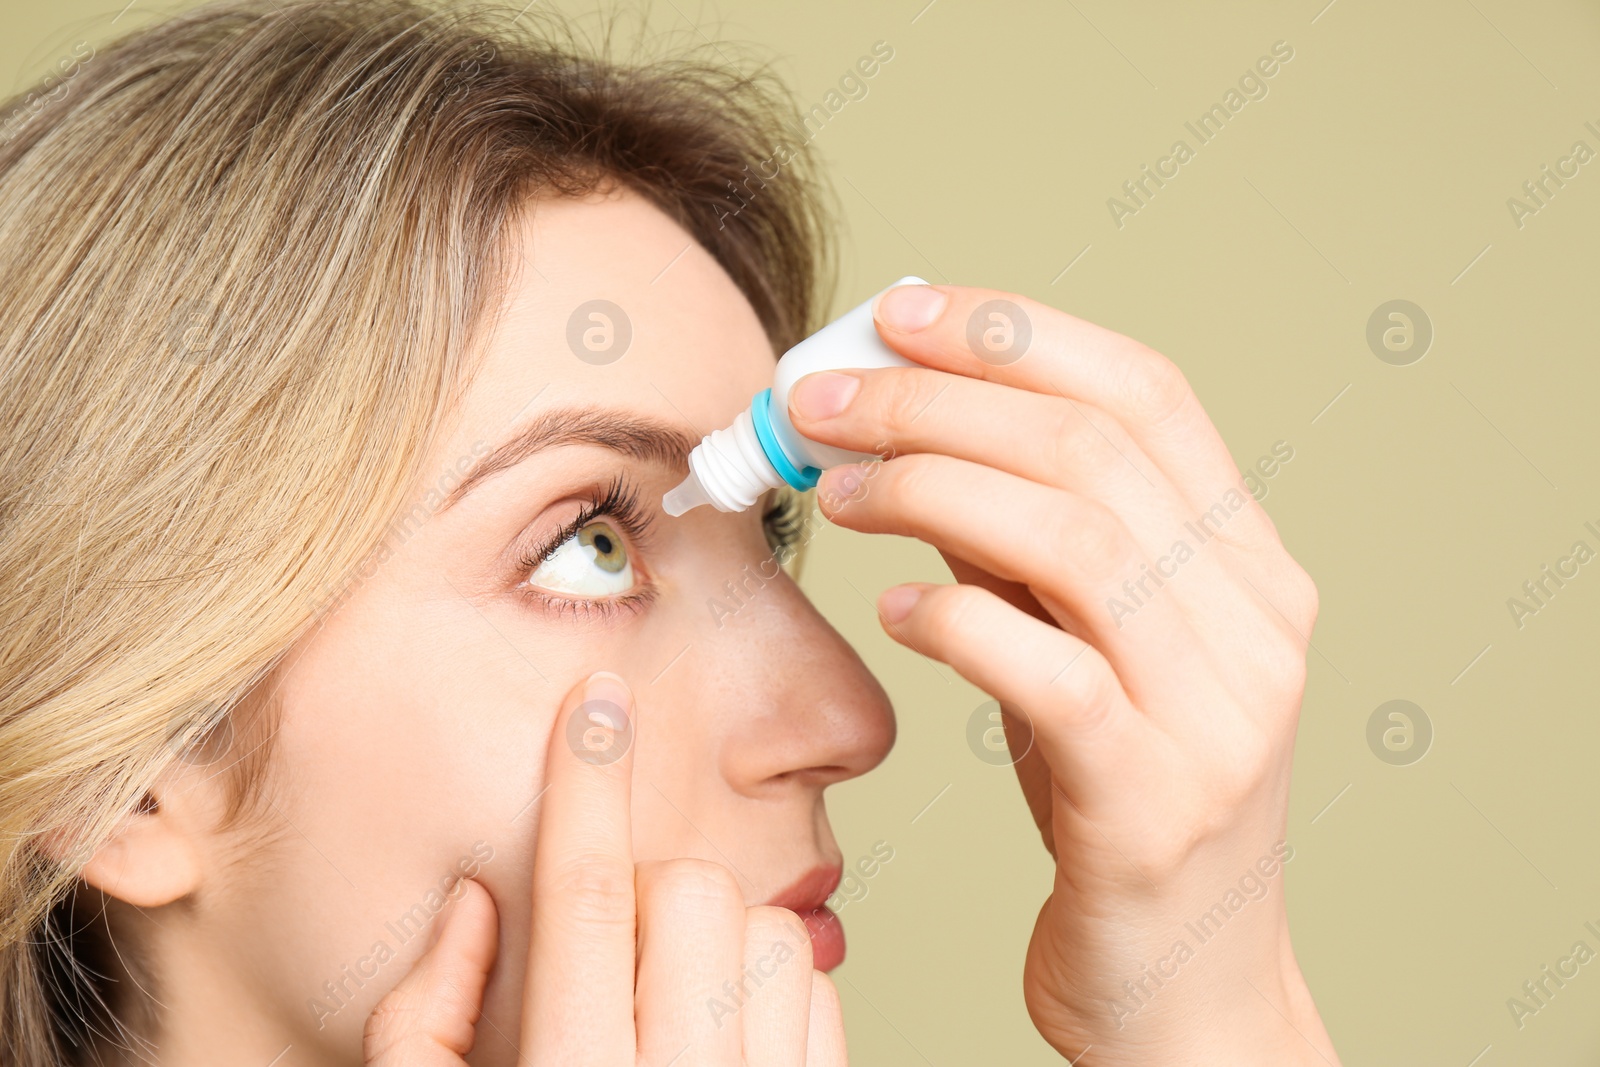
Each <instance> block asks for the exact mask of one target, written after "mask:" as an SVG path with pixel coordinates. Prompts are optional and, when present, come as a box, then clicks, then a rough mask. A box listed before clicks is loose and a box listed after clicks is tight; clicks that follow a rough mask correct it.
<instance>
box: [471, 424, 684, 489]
mask: <svg viewBox="0 0 1600 1067" xmlns="http://www.w3.org/2000/svg"><path fill="white" fill-rule="evenodd" d="M699 443H700V438H699V437H697V436H695V435H694V434H691V433H689V432H687V431H685V430H683V429H681V428H680V427H677V426H674V425H672V424H671V423H667V422H661V421H659V420H657V419H653V418H650V417H648V416H643V415H638V414H635V413H634V412H631V411H623V410H619V409H615V408H592V407H564V408H553V409H551V410H549V411H545V412H542V413H541V414H540V415H539V416H538V417H537V418H536V419H534V420H533V421H532V422H530V423H529V424H528V425H527V426H525V427H523V428H522V429H521V430H520V431H518V433H517V434H516V435H515V436H514V437H512V438H511V439H510V440H508V441H506V442H505V443H504V444H502V445H500V446H499V447H498V448H496V449H495V450H494V451H493V452H490V453H489V454H488V455H487V456H484V457H483V458H482V459H480V460H479V461H478V462H477V463H475V464H473V466H472V468H471V469H470V470H469V471H467V473H466V474H465V475H463V476H462V478H461V484H460V485H458V486H456V488H455V490H454V491H453V492H452V493H451V494H450V495H449V496H448V497H447V498H446V499H445V502H444V506H443V507H441V508H440V509H439V510H440V511H444V510H446V509H448V508H450V507H451V506H452V505H454V504H455V503H456V502H457V501H459V500H460V499H461V498H462V497H464V496H466V495H467V493H469V492H471V491H472V489H473V487H475V486H476V485H477V484H478V483H479V482H481V481H483V480H484V479H485V478H487V477H489V476H490V475H492V474H495V473H498V472H499V471H503V470H505V469H506V468H508V467H514V466H516V465H517V464H518V463H521V462H522V461H523V460H525V459H527V458H528V457H530V456H533V455H536V454H538V453H540V452H543V451H545V450H546V449H551V448H559V447H561V446H562V445H599V446H601V447H602V448H609V449H611V450H612V451H614V452H617V453H618V454H620V455H623V456H627V457H629V458H630V459H636V460H639V461H641V462H644V463H653V464H657V465H659V466H662V467H667V468H671V469H678V468H681V467H683V466H685V465H687V463H688V458H689V453H690V452H691V451H693V450H694V447H695V446H696V445H698V444H699Z"/></svg>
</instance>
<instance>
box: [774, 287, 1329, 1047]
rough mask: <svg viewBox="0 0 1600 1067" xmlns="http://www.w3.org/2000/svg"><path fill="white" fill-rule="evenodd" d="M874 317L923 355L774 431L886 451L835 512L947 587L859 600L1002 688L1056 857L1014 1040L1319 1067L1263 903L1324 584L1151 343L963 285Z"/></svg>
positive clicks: (829, 504)
mask: <svg viewBox="0 0 1600 1067" xmlns="http://www.w3.org/2000/svg"><path fill="white" fill-rule="evenodd" d="M876 318H877V324H878V330H879V333H880V335H881V336H882V337H883V338H884V340H885V341H886V342H887V343H888V344H889V345H890V346H891V347H892V348H894V349H895V350H896V351H898V352H900V353H901V354H902V355H904V356H906V357H907V358H909V359H912V360H914V361H916V362H917V363H919V364H922V365H923V366H921V367H912V368H888V369H876V370H865V371H851V372H847V373H844V374H843V375H841V376H837V377H836V376H833V375H829V374H814V375H808V376H807V377H805V378H803V379H801V381H800V382H799V383H798V384H797V385H796V387H795V389H794V390H793V392H792V393H791V397H790V417H791V418H792V420H793V422H794V425H795V428H796V429H798V430H799V431H800V432H801V433H803V434H805V435H806V436H808V437H811V438H814V439H815V440H818V441H821V442H824V443H826V444H832V445H839V446H842V447H845V448H851V449H856V450H859V451H866V452H875V453H878V454H880V455H885V456H887V457H888V458H886V459H885V460H884V461H883V462H882V464H881V465H871V464H868V465H862V466H856V465H850V466H841V467H835V468H831V469H829V470H828V471H826V472H825V473H824V475H823V478H822V481H821V482H820V483H819V485H818V499H819V501H820V505H821V507H822V510H823V512H824V514H826V515H827V516H828V517H829V519H831V520H832V521H833V522H835V523H837V524H839V525H841V526H846V527H849V528H850V529H853V530H860V531H864V532H871V533H894V534H902V535H907V536H911V537H916V538H920V539H921V540H923V541H926V542H928V543H930V544H932V545H934V546H935V547H937V548H938V549H939V550H940V552H941V553H942V554H943V556H944V558H945V560H946V561H947V562H948V563H949V565H950V568H951V571H952V572H953V573H954V575H955V577H956V580H957V582H959V583H960V584H956V585H931V584H927V583H917V584H913V585H907V586H899V587H896V588H893V589H890V590H888V591H886V592H885V593H884V594H883V595H882V597H880V599H879V601H878V610H879V613H880V615H881V618H882V622H883V625H884V626H885V627H886V629H887V630H888V632H889V633H890V634H891V635H892V636H893V637H894V638H895V639H896V640H897V641H899V642H901V643H902V644H904V645H907V646H909V647H910V648H912V649H914V650H916V651H918V652H920V653H923V654H924V655H928V656H931V657H934V658H935V659H938V660H941V661H943V662H945V663H948V664H949V665H950V666H952V667H953V668H955V669H956V670H957V671H959V672H960V673H961V674H962V675H963V676H964V677H965V678H967V679H968V680H969V681H971V682H972V683H973V684H974V685H976V686H978V687H979V688H981V689H983V690H984V691H986V692H988V693H989V694H991V695H992V696H994V697H995V698H996V699H997V700H999V701H1000V704H1001V707H1002V710H1003V712H1004V714H1005V719H1006V724H1007V731H1006V732H1007V736H1008V739H1009V742H1010V745H1011V748H1012V752H1013V754H1014V755H1017V754H1020V755H1021V758H1020V759H1019V760H1018V761H1017V763H1016V769H1017V773H1018V777H1019V779H1020V780H1021V784H1022V789H1023V792H1024V794H1025V796H1026V798H1027V800H1028V803H1029V806H1030V808H1031V809H1032V812H1033V815H1034V819H1035V821H1036V822H1037V823H1038V824H1039V829H1040V831H1041V833H1042V834H1043V836H1044V842H1045V846H1046V847H1047V848H1048V849H1049V850H1050V852H1051V853H1052V854H1053V855H1054V857H1055V859H1056V876H1055V885H1054V889H1053V891H1052V893H1051V895H1050V897H1049V899H1048V900H1047V901H1046V902H1045V905H1044V907H1043V909H1042V910H1041V912H1040V914H1039V919H1038V922H1037V924H1036V926H1035V928H1034V933H1033V938H1032V941H1031V943H1030V945H1029V948H1028V957H1027V964H1026V970H1025V975H1024V994H1025V997H1026V1001H1027V1005H1028V1009H1029V1012H1030V1014H1031V1015H1032V1017H1033V1020H1034V1023H1035V1025H1037V1026H1038V1028H1039V1031H1040V1032H1041V1033H1042V1034H1043V1035H1044V1037H1045V1039H1046V1040H1047V1041H1049V1042H1050V1043H1051V1045H1053V1046H1054V1047H1055V1048H1056V1049H1057V1050H1058V1051H1060V1052H1061V1053H1062V1054H1063V1055H1065V1056H1067V1057H1068V1058H1069V1059H1074V1060H1076V1059H1078V1058H1079V1057H1081V1056H1083V1054H1084V1053H1085V1051H1086V1050H1092V1051H1089V1056H1088V1058H1087V1060H1085V1061H1084V1062H1087V1063H1092V1064H1118V1063H1130V1064H1133V1063H1137V1064H1141V1065H1151V1064H1184V1065H1186V1067H1187V1065H1194V1064H1229V1065H1230V1067H1234V1065H1240V1064H1258V1063H1259V1064H1274V1065H1278V1064H1286V1063H1314V1064H1332V1063H1335V1062H1336V1054H1335V1052H1334V1050H1333V1047H1332V1044H1331V1043H1330V1041H1329V1040H1328V1037H1327V1034H1326V1033H1325V1031H1324V1030H1323V1028H1322V1024H1321V1022H1320V1020H1319V1019H1318V1017H1317V1013H1316V1009H1315V1007H1314V1005H1313V1004H1312V1001H1311V997H1310V994H1309V992H1308V991H1307V989H1306V986H1305V983H1304V981H1303V979H1302V978H1301V975H1300V971H1299V967H1298V965H1297V964H1296V962H1295V958H1294V953H1293V950H1292V949H1291V947H1290V943H1289V933H1288V925H1287V921H1286V919H1285V915H1284V905H1283V877H1282V863H1283V861H1285V860H1287V859H1290V858H1292V856H1293V851H1292V849H1291V848H1290V847H1289V846H1287V845H1286V844H1285V843H1284V827H1285V822H1286V811H1287V804H1288V790H1289V766H1290V760H1291V757H1292V755H1293V747H1294V735H1295V722H1296V719H1297V717H1298V714H1299V707H1300V699H1301V693H1302V689H1303V687H1304V682H1305V656H1306V648H1307V645H1308V643H1309V634H1310V632H1311V628H1312V624H1313V622H1314V621H1315V618H1316V612H1317V594H1316V588H1315V587H1314V586H1313V585H1312V583H1311V580H1310V579H1309V578H1308V577H1307V576H1306V573H1305V572H1304V571H1303V570H1301V568H1300V567H1299V566H1298V565H1297V564H1296V563H1295V561H1294V560H1293V559H1292V558H1290V556H1289V554H1288V552H1286V551H1285V550H1284V547H1283V545H1282V544H1281V543H1280V542H1279V540H1278V536H1277V532H1276V530H1275V528H1274V527H1273V525H1272V522H1271V520H1270V519H1269V518H1268V517H1267V514H1266V512H1265V511H1263V510H1262V508H1261V507H1260V505H1259V504H1258V503H1257V502H1256V501H1255V500H1254V499H1253V498H1252V496H1251V494H1250V492H1249V491H1248V490H1247V489H1246V488H1245V486H1244V482H1243V480H1242V479H1241V477H1240V474H1239V471H1238V470H1237V469H1236V468H1235V466H1234V464H1233V461H1232V459H1231V458H1230V456H1229V454H1228V450H1227V449H1226V448H1225V447H1224V445H1223V442H1222V440H1221V438H1220V437H1219V436H1218V434H1217V432H1216V430H1215V429H1214V428H1213V427H1212V425H1211V423H1210V421H1209V420H1208V419H1207V417H1206V414H1205V412H1204V411H1203V410H1202V409H1201V407H1200V404H1199V402H1198V401H1197V400H1196V399H1195V396H1194V394H1193V393H1192V392H1191V391H1190V389H1189V387H1188V384H1187V382H1186V381H1185V379H1184V377H1183V375H1182V374H1181V373H1180V372H1179V371H1178V369H1177V368H1176V367H1175V366H1174V365H1173V364H1172V363H1171V362H1169V361H1168V360H1166V359H1165V358H1163V357H1162V356H1160V355H1159V354H1157V353H1155V352H1152V351H1151V350H1149V349H1148V348H1145V347H1144V346H1143V345H1140V344H1138V343H1137V342H1135V341H1131V340H1129V339H1128V338H1126V337H1122V336H1119V335H1118V334H1115V333H1112V332H1111V331H1109V330H1104V329H1101V328H1099V327H1097V326H1094V325H1093V324H1091V323H1088V322H1084V321H1082V320H1081V319H1076V318H1073V317H1072V316H1071V315H1067V314H1065V313H1063V312H1060V311H1057V310H1055V309H1054V308H1049V307H1045V306H1043V305H1041V304H1038V303H1035V302H1033V301H1031V300H1028V299H1026V298H1024V297H1021V296H1015V295H1012V294H1007V293H1000V292H993V291H989V290H982V289H969V288H963V287H959V286H903V287H899V288H896V289H893V290H891V291H890V292H889V293H887V294H885V296H884V298H883V299H882V300H880V301H879V304H878V307H877V309H876ZM852 390H853V391H852ZM1030 726H1031V735H1030V732H1029V730H1030ZM1023 749H1026V751H1025V754H1023V753H1022V750H1023Z"/></svg>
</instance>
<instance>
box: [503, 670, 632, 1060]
mask: <svg viewBox="0 0 1600 1067" xmlns="http://www.w3.org/2000/svg"><path fill="white" fill-rule="evenodd" d="M633 714H634V706H633V697H632V693H631V691H630V690H629V689H628V685H627V683H626V682H624V681H623V680H622V679H621V678H620V677H618V676H617V675H615V674H612V673H611V672H609V671H599V672H596V673H595V674H592V675H590V676H589V677H588V678H587V679H586V680H585V681H584V682H583V683H581V684H580V685H578V686H576V687H574V688H573V690H572V692H570V693H568V694H567V698H566V700H564V701H563V702H562V707H561V713H560V714H559V715H558V716H556V722H555V725H554V728H553V729H552V731H551V735H550V746H549V749H548V750H547V752H546V754H545V767H546V770H545V792H544V794H543V798H542V801H541V805H542V806H541V809H540V812H539V838H538V841H537V842H536V843H535V845H534V861H533V922H532V934H531V944H530V945H529V948H528V974H527V983H526V986H525V988H524V992H523V1004H522V1049H523V1051H524V1053H525V1054H527V1056H528V1058H529V1059H531V1060H532V1062H534V1063H574V1062H578V1061H579V1060H580V1059H582V1061H583V1062H585V1063H594V1064H601V1065H615V1067H622V1065H627V1067H632V1065H633V1063H634V1061H635V1051H636V1048H637V1043H636V1037H635V1034H634V1021H633V969H634V938H635V933H636V915H637V911H636V907H635V901H634V884H633V873H634V872H633V840H632V834H631V832H630V825H631V823H630V819H629V813H628V806H629V798H630V795H631V793H632V782H631V779H632V775H633V732H634V731H633Z"/></svg>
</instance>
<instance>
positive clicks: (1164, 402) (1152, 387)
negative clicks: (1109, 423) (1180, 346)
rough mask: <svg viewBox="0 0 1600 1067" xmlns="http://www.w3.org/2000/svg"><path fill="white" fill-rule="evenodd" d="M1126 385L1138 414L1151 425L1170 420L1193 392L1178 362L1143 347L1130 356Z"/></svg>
mask: <svg viewBox="0 0 1600 1067" xmlns="http://www.w3.org/2000/svg"><path fill="white" fill-rule="evenodd" d="M1123 387H1124V389H1125V390H1126V394H1127V397H1126V399H1127V403H1128V407H1129V409H1130V410H1131V411H1132V412H1133V415H1134V417H1135V418H1137V419H1138V420H1139V421H1141V422H1144V423H1146V424H1149V425H1159V424H1161V423H1164V422H1166V421H1167V420H1168V419H1170V418H1171V417H1172V416H1173V415H1175V414H1177V412H1178V410H1179V409H1180V408H1182V407H1183V406H1184V405H1185V404H1186V403H1187V402H1188V400H1189V397H1190V396H1191V395H1193V394H1192V393H1191V391H1190V389H1189V379H1187V378H1186V377H1184V374H1183V371H1181V370H1179V369H1178V365H1177V364H1176V363H1174V362H1172V360H1170V359H1168V358H1167V357H1166V356H1163V355H1161V354H1160V353H1159V352H1155V351H1152V350H1150V349H1148V348H1142V347H1141V348H1140V349H1139V350H1138V351H1137V352H1135V353H1134V354H1133V356H1132V358H1131V359H1130V360H1129V363H1128V369H1127V375H1126V377H1125V379H1124V382H1123Z"/></svg>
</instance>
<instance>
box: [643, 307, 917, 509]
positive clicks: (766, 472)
mask: <svg viewBox="0 0 1600 1067" xmlns="http://www.w3.org/2000/svg"><path fill="white" fill-rule="evenodd" d="M927 284H928V283H927V282H925V281H923V280H922V279H921V278H915V277H906V278H901V279H900V280H899V281H897V282H895V283H894V285H889V286H885V287H884V288H883V289H882V290H880V291H879V292H878V293H875V294H873V296H872V299H870V300H867V301H866V302H865V303H862V304H860V305H858V306H857V307H855V308H852V309H851V310H849V311H847V312H845V313H844V314H843V315H841V316H839V317H838V318H837V319H834V320H833V321H832V322H830V323H828V325H826V326H824V327H823V328H822V329H820V330H818V331H817V332H816V333H814V334H812V335H811V336H810V337H807V338H806V339H805V340H804V341H801V342H800V343H799V344H797V345H795V346H794V347H793V348H791V349H789V351H787V352H785V353H784V354H783V358H782V359H780V360H778V368H777V372H776V373H775V374H774V376H773V379H772V387H771V388H770V389H763V390H762V391H761V392H759V393H757V394H756V395H755V398H754V399H753V400H751V401H750V406H749V407H748V408H746V409H745V410H744V411H743V412H741V413H740V415H739V417H738V418H736V419H734V420H733V425H731V426H728V427H725V428H724V429H721V430H717V431H715V432H713V433H711V434H709V435H707V436H706V437H705V439H704V440H702V441H701V442H700V443H699V444H698V445H696V446H695V448H694V451H693V452H691V453H689V476H688V477H687V478H685V479H684V480H683V481H682V482H680V483H679V484H678V485H677V486H676V487H675V488H673V489H671V490H669V491H668V492H667V494H666V495H665V496H663V497H662V498H661V506H662V508H663V509H664V510H665V511H666V513H667V514H668V515H682V514H683V513H684V512H686V511H688V510H689V509H690V508H695V507H699V506H700V505H701V504H710V505H712V506H713V507H715V508H716V509H717V510H718V511H744V510H745V509H746V508H748V507H750V506H751V505H752V504H754V503H755V502H756V501H757V500H760V499H761V496H762V494H764V493H765V492H766V491H767V490H768V489H776V488H778V487H779V486H781V485H785V484H787V485H791V486H793V487H794V488H796V489H800V490H805V489H810V488H811V487H812V486H814V485H816V484H817V477H818V476H819V475H820V474H821V473H822V470H823V468H825V467H833V466H837V465H838V464H841V463H854V462H856V461H858V460H864V459H873V458H875V457H874V456H873V455H872V454H871V453H870V452H852V451H850V450H849V449H844V448H836V447H834V446H833V445H824V444H820V443H818V442H816V441H813V440H811V439H810V438H807V437H802V436H800V434H799V433H798V432H797V431H796V430H795V428H794V426H793V425H791V424H790V422H789V390H790V389H792V388H793V387H794V383H795V382H797V381H799V380H800V379H801V378H803V377H804V376H805V375H807V374H810V373H812V372H813V371H819V370H833V369H835V368H845V369H848V368H853V367H911V366H915V365H916V364H914V363H912V361H911V360H909V359H906V358H905V357H903V356H901V355H899V354H898V353H896V352H894V351H893V350H892V349H890V348H889V346H888V345H886V344H884V343H883V340H882V339H881V338H880V337H879V336H878V330H877V327H875V326H874V325H873V324H872V304H873V301H874V300H877V299H878V297H879V296H881V295H883V293H885V292H888V291H889V290H890V289H893V288H894V286H895V285H927Z"/></svg>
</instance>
